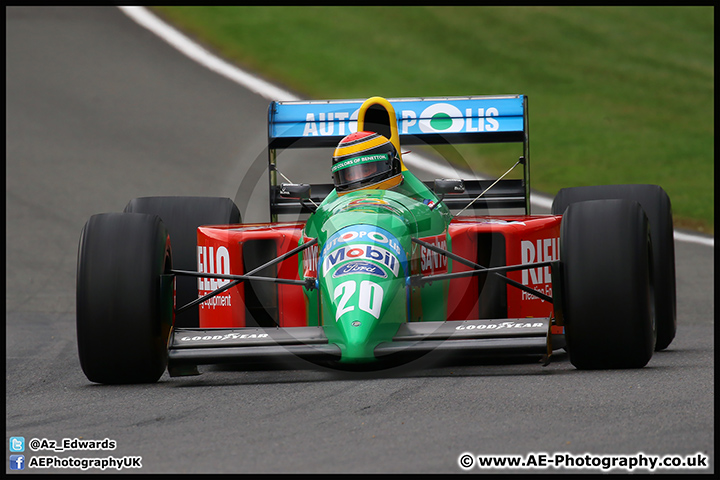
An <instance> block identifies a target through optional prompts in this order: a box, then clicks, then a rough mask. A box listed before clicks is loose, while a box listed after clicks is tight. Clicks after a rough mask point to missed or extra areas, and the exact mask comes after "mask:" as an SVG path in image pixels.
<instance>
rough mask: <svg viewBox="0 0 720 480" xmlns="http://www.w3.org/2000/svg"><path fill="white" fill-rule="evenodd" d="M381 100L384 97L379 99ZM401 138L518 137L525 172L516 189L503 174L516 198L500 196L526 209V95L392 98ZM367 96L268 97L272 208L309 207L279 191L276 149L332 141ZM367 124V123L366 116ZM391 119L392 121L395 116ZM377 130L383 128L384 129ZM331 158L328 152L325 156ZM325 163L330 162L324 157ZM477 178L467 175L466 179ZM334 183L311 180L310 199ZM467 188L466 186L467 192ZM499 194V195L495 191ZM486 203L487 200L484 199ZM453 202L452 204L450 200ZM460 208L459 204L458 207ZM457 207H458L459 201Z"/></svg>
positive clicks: (348, 128) (411, 141)
mask: <svg viewBox="0 0 720 480" xmlns="http://www.w3.org/2000/svg"><path fill="white" fill-rule="evenodd" d="M381 100H383V101H384V99H381ZM387 101H388V102H389V103H390V105H391V106H392V109H394V112H393V113H394V115H393V116H394V119H393V120H394V121H395V122H397V135H398V137H399V141H400V144H401V145H402V146H406V145H437V144H460V143H522V144H523V151H522V155H523V157H524V158H525V161H524V162H523V166H524V173H523V180H522V181H521V184H519V186H520V190H518V181H517V180H507V181H506V180H501V182H500V183H499V184H498V185H497V186H495V187H493V190H495V189H496V188H497V187H499V186H501V185H503V184H504V182H512V183H507V184H506V185H505V191H506V192H507V193H508V194H509V195H510V196H511V197H513V198H514V199H515V200H513V201H509V200H508V199H505V200H503V199H502V198H500V199H498V200H500V201H501V203H503V204H504V205H505V206H506V205H509V204H513V205H515V206H517V204H518V197H520V198H521V200H520V201H522V202H523V204H524V205H522V206H524V207H525V210H526V213H527V214H529V213H530V203H529V197H530V195H529V189H530V179H529V172H530V170H529V157H530V155H529V153H530V152H529V142H528V116H527V97H526V96H525V95H498V96H472V97H442V98H391V99H387ZM364 102H366V101H365V100H313V101H285V102H275V101H274V102H271V103H270V106H269V108H268V152H269V154H268V162H269V174H270V214H271V219H272V221H276V220H277V214H285V213H308V212H309V210H308V209H307V208H306V207H304V206H303V205H302V203H301V202H299V201H297V200H293V199H288V198H283V197H281V196H280V194H279V192H280V187H279V186H278V183H277V170H276V167H277V165H276V158H277V152H276V150H277V149H286V148H320V147H335V146H337V144H338V142H340V140H341V139H342V138H343V137H344V136H346V135H348V134H350V133H352V132H355V131H357V125H358V117H359V115H363V114H364V112H365V111H364V110H363V111H362V113H361V106H363V103H364ZM361 120H363V121H365V128H366V129H368V125H367V121H366V120H367V119H365V118H362V119H361ZM393 120H390V121H393ZM380 133H383V132H382V131H381V132H380ZM328 158H329V157H328ZM328 165H329V162H328ZM467 183H470V184H474V183H477V181H469V180H467V181H466V184H467ZM331 191H332V185H331V184H329V185H326V184H318V185H314V184H311V192H312V197H311V199H312V200H313V201H315V202H317V201H322V199H323V198H325V196H327V194H328V193H330V192H331ZM468 193H469V192H468ZM496 197H497V196H496ZM454 203H458V204H459V203H460V202H454ZM488 205H490V204H489V203H488ZM451 208H453V207H452V206H451ZM456 208H458V207H456ZM460 208H461V207H460Z"/></svg>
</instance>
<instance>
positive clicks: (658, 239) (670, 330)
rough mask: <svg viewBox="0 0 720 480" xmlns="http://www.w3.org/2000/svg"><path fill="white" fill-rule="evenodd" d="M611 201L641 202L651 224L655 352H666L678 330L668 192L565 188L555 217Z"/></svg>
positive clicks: (654, 188) (557, 201)
mask: <svg viewBox="0 0 720 480" xmlns="http://www.w3.org/2000/svg"><path fill="white" fill-rule="evenodd" d="M612 198H619V199H625V200H634V201H636V202H638V203H639V204H640V206H641V207H642V208H643V210H644V211H645V214H646V215H647V217H648V220H649V221H650V232H651V236H652V243H653V254H654V255H653V284H654V288H655V315H656V319H655V321H656V324H657V342H656V345H655V350H663V349H665V348H667V347H668V346H669V345H670V343H672V341H673V339H674V338H675V333H676V331H677V306H676V305H677V296H676V285H675V240H674V235H673V218H672V206H671V203H670V198H669V197H668V195H667V193H666V192H665V190H663V189H662V187H660V186H658V185H646V184H628V185H596V186H587V187H572V188H563V189H561V190H560V191H559V192H558V194H557V195H556V197H555V200H554V201H553V205H552V214H553V215H562V214H563V212H565V209H566V208H567V207H568V205H570V204H572V203H576V202H582V201H587V200H601V199H612Z"/></svg>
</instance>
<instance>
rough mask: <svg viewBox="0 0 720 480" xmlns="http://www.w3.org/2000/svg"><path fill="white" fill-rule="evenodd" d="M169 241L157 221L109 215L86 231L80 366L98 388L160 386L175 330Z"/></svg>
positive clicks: (81, 258) (81, 260) (80, 281)
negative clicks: (170, 336)
mask: <svg viewBox="0 0 720 480" xmlns="http://www.w3.org/2000/svg"><path fill="white" fill-rule="evenodd" d="M171 268H172V255H171V249H170V237H169V235H168V232H167V229H166V228H165V226H164V225H163V223H162V221H161V219H160V217H158V216H156V215H145V214H137V213H104V214H99V215H93V216H92V217H90V219H89V220H88V222H87V223H86V224H85V227H84V228H83V230H82V234H81V237H80V246H79V250H78V269H77V308H76V311H77V340H78V354H79V357H80V365H81V367H82V370H83V372H84V373H85V375H86V376H87V378H88V379H89V380H90V381H92V382H96V383H111V384H112V383H149V382H156V381H157V380H158V379H159V378H160V377H161V376H162V374H163V372H164V371H165V367H166V366H167V341H168V337H169V335H170V330H171V328H172V318H173V313H172V311H173V288H172V277H171V276H170V275H165V274H166V273H167V272H169V271H170V270H171Z"/></svg>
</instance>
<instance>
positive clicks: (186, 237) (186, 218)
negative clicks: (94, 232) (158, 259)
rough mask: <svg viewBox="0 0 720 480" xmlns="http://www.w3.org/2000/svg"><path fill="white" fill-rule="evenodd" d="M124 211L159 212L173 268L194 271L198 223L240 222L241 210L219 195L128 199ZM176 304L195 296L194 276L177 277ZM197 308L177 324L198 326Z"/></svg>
mask: <svg viewBox="0 0 720 480" xmlns="http://www.w3.org/2000/svg"><path fill="white" fill-rule="evenodd" d="M125 212H134V213H147V214H151V215H158V216H159V217H160V218H161V219H162V221H163V223H164V224H165V226H166V227H167V229H168V232H169V233H170V238H172V246H173V267H174V268H175V269H177V270H189V271H193V272H195V271H197V269H198V264H197V228H198V227H199V226H200V225H227V224H231V223H233V224H234V223H240V222H241V219H240V211H239V210H238V207H237V206H236V205H235V202H233V201H232V200H230V199H229V198H218V197H141V198H135V199H133V200H131V201H130V202H129V203H128V204H127V206H126V207H125ZM175 282H176V305H177V307H178V308H179V307H182V306H183V305H187V304H188V303H190V302H192V301H193V300H196V299H197V298H198V289H197V278H194V277H188V276H178V277H177V278H176V280H175ZM198 312H199V310H198V308H190V309H188V310H185V311H183V312H182V313H180V314H178V315H177V317H176V318H175V325H176V326H177V327H189V328H197V327H198V326H199V325H200V322H199V313H198Z"/></svg>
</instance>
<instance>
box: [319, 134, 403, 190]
mask: <svg viewBox="0 0 720 480" xmlns="http://www.w3.org/2000/svg"><path fill="white" fill-rule="evenodd" d="M331 171H332V177H333V183H334V184H335V190H336V191H337V194H338V195H344V194H346V193H348V192H353V191H355V190H360V189H382V190H386V189H388V188H392V187H395V186H397V185H399V184H400V183H402V181H403V175H402V165H401V163H400V155H398V152H397V150H396V149H395V146H394V145H393V144H392V142H390V140H388V139H387V138H386V137H384V136H383V135H380V134H379V133H374V132H355V133H351V134H350V135H348V136H346V137H345V138H343V139H342V140H340V143H338V146H337V148H335V152H334V153H333V158H332V169H331Z"/></svg>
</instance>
